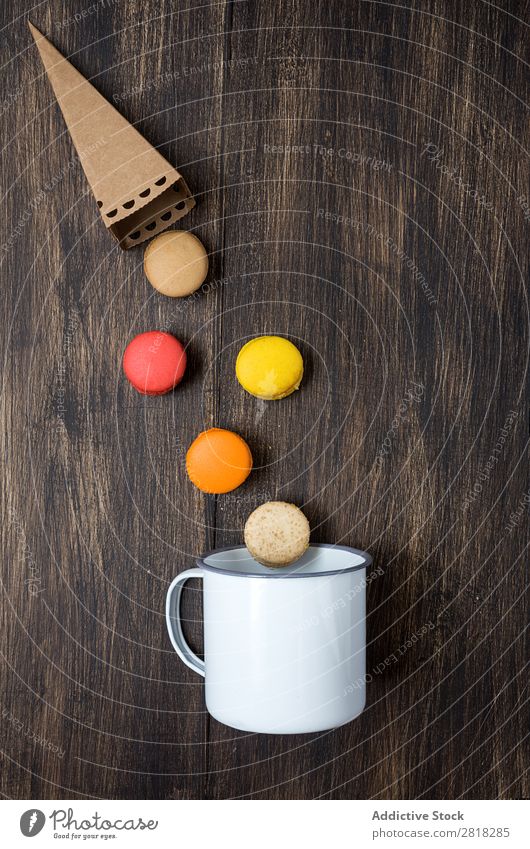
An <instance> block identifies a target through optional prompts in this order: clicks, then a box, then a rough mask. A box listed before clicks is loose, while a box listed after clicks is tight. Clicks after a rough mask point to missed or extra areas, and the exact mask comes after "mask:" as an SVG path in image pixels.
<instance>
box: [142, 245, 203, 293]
mask: <svg viewBox="0 0 530 849" xmlns="http://www.w3.org/2000/svg"><path fill="white" fill-rule="evenodd" d="M144 271H145V274H146V277H147V279H148V280H149V282H150V284H151V286H154V288H155V289H156V290H157V291H158V292H160V293H161V294H162V295H167V296H168V297H169V298H184V297H185V296H186V295H191V293H192V292H195V291H196V289H198V288H199V286H201V285H202V283H204V280H205V279H206V275H207V274H208V255H207V253H206V251H205V249H204V245H203V244H202V242H200V241H199V239H198V238H197V236H194V235H193V233H188V232H187V231H186V230H169V231H168V232H167V233H161V234H160V236H157V237H156V239H153V241H152V242H151V243H150V244H149V245H148V247H147V249H146V251H145V254H144Z"/></svg>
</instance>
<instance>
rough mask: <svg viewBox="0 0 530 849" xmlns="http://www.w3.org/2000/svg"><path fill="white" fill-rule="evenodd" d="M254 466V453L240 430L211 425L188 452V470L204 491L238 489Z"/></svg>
mask: <svg viewBox="0 0 530 849" xmlns="http://www.w3.org/2000/svg"><path fill="white" fill-rule="evenodd" d="M251 469H252V454H251V451H250V448H249V447H248V445H247V443H246V442H245V440H244V439H243V438H242V437H241V436H239V435H238V434H237V433H233V432H232V431H230V430H223V429H222V428H211V429H210V430H205V431H203V432H202V433H200V434H199V435H198V437H197V438H196V439H195V440H194V441H193V442H192V444H191V445H190V447H189V448H188V452H187V454H186V471H187V473H188V476H189V478H190V480H191V482H192V483H194V484H195V486H196V487H198V488H199V489H200V490H202V491H203V492H208V493H216V494H222V493H225V492H231V491H232V490H234V489H237V487H238V486H241V484H242V483H243V482H244V481H245V480H246V479H247V477H248V476H249V474H250V472H251Z"/></svg>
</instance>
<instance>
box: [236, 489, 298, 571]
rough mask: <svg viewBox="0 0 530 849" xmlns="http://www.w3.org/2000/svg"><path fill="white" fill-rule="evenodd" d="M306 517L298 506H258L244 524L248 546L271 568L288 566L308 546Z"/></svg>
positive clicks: (270, 502) (253, 554)
mask: <svg viewBox="0 0 530 849" xmlns="http://www.w3.org/2000/svg"><path fill="white" fill-rule="evenodd" d="M309 537H310V528H309V522H308V521H307V518H306V517H305V516H304V514H303V513H302V511H301V510H300V508H299V507H297V506H296V505H295V504H288V503H287V502H285V501H268V502H267V503H266V504H262V505H261V506H260V507H257V508H256V510H254V511H253V512H252V513H251V514H250V516H249V517H248V519H247V521H246V524H245V531H244V538H245V545H246V547H247V549H248V551H249V552H250V554H251V555H252V557H253V558H254V560H257V561H258V563H262V564H263V565H264V566H269V567H271V568H279V567H282V566H289V565H290V564H291V563H295V562H296V561H297V560H299V559H300V557H302V555H303V554H304V552H305V551H306V550H307V547H308V546H309Z"/></svg>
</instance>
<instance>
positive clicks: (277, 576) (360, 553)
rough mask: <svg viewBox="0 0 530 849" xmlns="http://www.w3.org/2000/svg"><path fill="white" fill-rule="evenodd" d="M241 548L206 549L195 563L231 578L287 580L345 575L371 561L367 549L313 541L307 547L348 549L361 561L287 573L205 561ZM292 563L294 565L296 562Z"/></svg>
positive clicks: (208, 570) (243, 546)
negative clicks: (231, 566) (341, 565)
mask: <svg viewBox="0 0 530 849" xmlns="http://www.w3.org/2000/svg"><path fill="white" fill-rule="evenodd" d="M242 548H246V545H225V546H222V547H221V548H213V549H212V550H211V551H207V552H206V554H203V555H202V557H197V561H196V562H197V565H198V566H199V567H200V568H201V569H205V570H206V571H207V572H214V573H216V574H218V575H230V576H231V577H233V578H264V579H265V580H270V579H271V578H272V579H273V580H274V579H275V580H289V579H291V578H330V577H331V576H332V575H345V574H346V573H347V572H358V571H360V570H361V569H366V567H367V566H370V565H371V564H372V563H373V558H372V555H371V554H368V552H367V551H362V549H360V548H352V547H351V546H349V545H335V544H334V543H331V542H313V543H310V545H309V549H311V548H335V549H336V550H337V551H350V552H351V553H352V554H357V555H358V556H359V557H362V558H363V562H362V563H357V564H356V565H355V566H347V567H346V568H345V569H332V570H331V571H330V570H328V571H326V572H289V573H287V574H286V573H285V572H284V571H283V569H278V568H272V567H271V568H270V572H267V573H266V574H261V573H259V574H258V573H256V572H238V571H237V570H235V569H224V568H219V567H218V566H212V565H211V564H209V563H206V562H205V561H206V559H207V558H208V557H212V555H214V554H222V553H223V552H224V551H236V550H240V549H242ZM309 549H308V550H309ZM293 565H296V563H295V564H293ZM265 568H267V567H265Z"/></svg>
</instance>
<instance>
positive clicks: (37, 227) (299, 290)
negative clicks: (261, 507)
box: [0, 0, 530, 799]
mask: <svg viewBox="0 0 530 849" xmlns="http://www.w3.org/2000/svg"><path fill="white" fill-rule="evenodd" d="M525 5H526V4H524V3H518V2H508V0H500V1H499V3H497V4H492V3H488V2H482V0H474V2H469V3H468V2H463V0H462V2H448V3H441V2H436V3H427V2H425V1H424V0H419V2H417V3H415V4H414V8H412V7H411V3H410V0H403V2H402V3H401V4H395V3H387V2H358V3H357V2H356V3H348V2H344V0H343V2H339V0H329V2H325V3H320V4H313V3H307V2H302V0H300V2H287V0H285V2H279V1H278V0H276V1H275V2H271V3H266V2H247V0H239V2H238V0H235V1H234V2H227V3H225V2H219V3H214V2H212V3H209V4H208V3H206V4H205V3H204V2H201V3H195V4H193V3H192V2H191V0H188V2H185V3H177V2H164V3H160V2H154V0H153V2H147V0H143V2H133V0H116V2H111V0H105V2H103V0H102V2H95V3H94V4H92V5H90V4H89V3H88V0H74V2H70V3H68V4H67V6H64V8H63V4H62V3H60V2H59V0H52V1H51V2H46V3H42V4H39V5H37V6H35V8H33V9H31V4H29V3H28V2H26V0H23V2H17V3H15V2H14V0H11V2H7V3H5V4H3V5H2V12H1V14H2V25H3V27H4V29H3V39H2V46H1V53H2V64H3V68H4V70H3V80H4V93H3V98H4V99H3V105H2V119H3V125H4V130H3V145H2V169H1V174H2V191H3V198H4V225H5V226H4V235H3V243H2V249H1V262H2V270H3V272H4V276H3V283H2V287H1V298H2V305H3V312H2V315H3V331H4V332H3V333H2V343H3V358H2V393H1V405H2V443H3V445H2V494H3V512H2V534H3V543H2V550H3V553H4V557H3V572H2V605H1V609H0V617H1V618H0V621H1V629H2V630H1V636H2V639H1V642H2V646H1V651H2V659H3V660H2V663H3V667H2V672H1V676H0V681H1V688H2V695H1V707H2V717H3V721H2V724H1V728H2V746H1V750H2V769H1V792H2V794H3V795H4V796H5V797H12V798H16V797H22V798H48V797H51V798H55V797H58V798H61V797H62V798H64V797H72V798H86V797H107V798H144V797H147V798H154V799H158V798H161V799H164V798H175V799H176V798H227V797H243V798H281V799H286V798H287V799H300V798H302V799H308V798H314V797H319V798H335V799H344V798H346V799H350V798H367V797H370V798H380V799H400V798H460V797H465V798H485V797H486V798H497V797H500V798H514V797H515V798H519V797H521V796H524V795H525V793H526V794H527V789H526V785H525V779H524V772H525V739H526V734H527V710H526V709H527V698H528V689H527V687H528V679H527V670H525V651H524V628H525V624H526V616H525V607H524V595H523V593H524V587H525V564H526V562H527V527H528V516H529V501H530V495H529V492H530V489H529V486H530V483H529V480H528V452H527V448H528V403H529V386H528V354H529V310H528V298H527V294H528V293H527V290H526V288H525V276H524V275H525V271H526V270H527V265H526V256H527V255H526V250H525V249H526V238H527V231H526V227H527V224H528V216H529V204H530V199H529V197H528V189H527V172H526V171H525V166H526V162H527V157H526V153H525V144H526V143H527V142H528V135H526V139H525V128H526V125H525V115H526V107H525V105H524V99H525V94H526V90H525V79H527V77H525V73H526V71H527V67H528V66H527V65H526V63H525V61H524V58H525V51H524V48H525V39H527V32H528V30H527V27H526V24H525V23H524V22H523V20H522V19H523V18H524V16H525ZM30 14H31V18H32V20H33V22H34V23H35V24H36V25H37V26H38V27H39V28H40V29H41V30H42V31H43V32H44V33H45V34H47V35H48V36H49V37H50V38H51V40H52V41H53V42H54V43H55V44H56V46H57V47H58V48H59V49H60V50H62V51H63V53H64V54H65V55H67V56H69V57H70V58H71V60H72V62H73V63H74V64H75V65H76V67H77V68H79V70H80V71H81V72H82V73H84V74H85V75H86V76H87V77H89V78H91V79H92V81H93V82H94V84H95V85H96V86H97V88H98V89H99V90H100V91H101V92H102V93H103V94H104V95H105V96H106V97H108V98H109V99H110V100H111V101H113V102H114V103H115V104H116V105H117V106H118V108H119V109H120V110H121V111H122V113H123V114H124V115H125V116H126V117H127V118H128V119H129V120H130V121H132V122H133V123H135V124H136V126H137V127H138V128H139V130H140V131H141V132H143V133H144V134H145V135H146V137H147V138H148V139H149V140H150V141H151V142H152V143H153V144H155V145H156V146H158V147H159V148H160V150H161V152H162V153H163V154H164V155H165V156H167V157H168V159H169V160H170V161H171V162H173V163H174V164H176V165H177V166H178V167H179V168H180V169H181V170H182V172H183V174H184V175H185V177H186V179H187V181H188V182H189V184H190V186H191V187H192V190H193V191H194V193H195V196H196V198H197V207H196V209H195V210H194V211H193V212H192V213H191V214H190V216H189V217H188V218H186V219H184V221H183V222H182V225H183V226H184V227H185V228H186V229H191V230H193V232H194V233H196V234H197V235H198V236H199V238H200V239H201V240H202V241H203V242H204V244H205V245H206V247H207V250H208V252H209V254H210V261H211V271H210V275H209V283H210V287H209V288H210V291H209V292H207V293H204V292H203V293H201V296H200V297H199V298H197V299H196V300H193V301H184V302H175V301H171V300H169V299H165V298H163V297H161V296H159V295H158V294H157V293H156V292H155V291H154V290H153V289H152V288H151V287H150V285H149V283H148V282H147V280H146V278H145V277H144V274H143V270H142V257H143V251H142V249H135V250H132V251H130V252H127V253H123V252H122V251H121V250H120V249H119V248H118V247H116V245H115V243H114V242H113V240H112V238H111V236H110V235H109V234H107V233H106V231H105V229H104V227H103V225H102V224H101V222H100V219H99V214H98V210H97V208H96V206H95V203H94V200H93V198H92V196H91V194H90V192H89V190H88V188H87V184H86V181H85V178H84V175H83V171H82V168H81V166H80V164H79V162H78V160H77V159H76V157H75V155H74V149H73V146H72V144H71V141H70V138H69V136H68V134H67V133H66V132H65V128H64V124H63V119H62V116H61V113H60V110H59V108H58V106H57V104H56V102H55V100H54V98H53V96H52V94H51V89H50V87H49V85H48V82H47V80H46V78H45V76H44V75H43V71H42V66H41V64H40V60H39V57H38V54H37V51H36V49H35V47H34V45H33V43H32V40H31V37H30V34H29V31H28V29H27V25H26V20H27V18H28V16H30ZM526 58H528V57H526ZM69 163H71V165H69ZM160 326H167V327H169V328H170V329H171V330H172V332H174V333H175V334H176V335H177V336H178V337H179V338H181V339H183V340H185V342H186V343H188V345H189V351H190V363H189V369H188V374H187V377H186V379H185V381H184V383H183V384H182V386H181V387H180V388H179V389H178V391H176V392H175V393H173V394H172V395H169V396H166V397H159V398H147V399H146V398H143V397H141V396H140V395H138V394H136V393H135V392H134V390H132V388H131V387H129V385H127V384H126V382H125V380H124V378H123V375H122V372H121V365H120V361H121V356H122V353H123V350H124V348H125V346H126V344H127V343H128V341H129V340H130V339H131V338H132V336H133V335H134V334H136V333H138V332H141V331H143V330H147V329H152V328H157V327H160ZM262 333H278V334H285V335H288V336H289V337H290V338H291V339H293V340H296V341H297V343H298V344H299V345H300V348H301V349H302V351H303V354H304V357H305V361H306V366H307V371H306V377H305V379H304V383H303V386H302V388H301V390H300V392H298V393H296V396H295V397H291V398H289V399H287V400H285V401H282V402H279V403H269V404H263V403H259V402H257V401H256V400H254V399H252V398H251V397H250V396H248V395H246V394H244V393H243V391H242V390H241V389H240V388H239V387H238V385H237V384H236V381H235V378H234V360H235V356H236V353H237V351H238V349H239V347H240V346H241V344H242V343H243V342H244V341H245V340H247V339H248V338H249V337H250V336H253V335H257V334H262ZM212 425H220V426H226V427H229V428H233V429H234V430H236V431H238V432H239V433H241V434H242V435H243V436H244V437H245V438H246V439H247V440H248V442H249V443H250V445H251V446H252V450H253V453H254V457H255V462H256V470H255V471H254V472H253V474H252V476H251V478H250V479H249V480H248V481H247V483H246V484H245V485H244V486H243V487H242V488H241V489H240V490H238V491H237V492H235V493H233V494H232V495H229V496H226V497H219V498H215V497H210V496H204V495H202V494H201V493H199V492H198V491H197V490H195V489H194V488H193V487H192V485H191V484H190V483H189V482H188V480H187V479H186V476H185V471H184V458H185V451H186V448H187V446H188V445H189V443H190V442H191V441H192V439H193V438H194V437H195V435H196V434H197V433H198V432H199V431H201V430H202V429H204V428H205V427H209V426H212ZM268 499H282V500H289V501H294V502H296V503H298V504H299V505H300V506H303V509H304V510H305V512H306V513H307V515H308V517H309V519H310V521H311V524H312V527H313V540H314V541H335V542H342V543H344V544H349V545H354V546H357V547H362V548H365V549H368V550H369V551H370V552H372V553H373V555H374V561H375V565H376V566H377V567H381V574H380V575H379V576H378V577H377V579H376V580H374V581H372V583H371V584H370V586H369V589H368V605H369V616H368V634H369V648H368V670H369V676H370V678H371V683H370V684H369V687H368V704H367V708H366V711H365V713H364V714H363V715H362V716H361V717H360V718H359V719H358V720H356V721H355V722H353V723H351V724H350V725H348V726H346V727H343V728H340V729H338V730H336V731H331V732H328V733H323V734H313V735H305V736H300V737H289V736H287V737H274V736H258V735H252V734H243V733H239V732H237V731H233V730H231V729H229V728H226V727H224V726H222V725H220V724H219V723H217V722H216V721H215V720H213V719H211V718H209V716H208V714H207V713H206V712H205V706H204V701H203V686H202V682H201V680H199V679H198V678H197V677H196V676H194V674H193V673H192V672H191V671H189V670H188V669H187V668H185V667H184V666H183V665H182V664H181V663H180V661H179V659H178V658H177V656H176V655H175V654H174V652H173V651H172V650H171V647H170V645H169V642H168V639H167V635H166V630H165V624H164V618H163V607H164V597H165V593H166V590H167V587H168V584H169V582H170V581H171V579H172V578H173V577H174V576H175V574H177V573H178V572H179V571H181V570H183V569H185V568H188V567H190V566H192V565H193V564H194V558H195V557H196V556H197V555H198V554H200V553H201V552H203V551H205V550H208V549H211V548H213V547H216V546H219V545H229V544H231V543H238V542H240V541H241V533H242V527H243V525H244V522H245V519H246V517H247V515H248V514H249V512H250V511H251V510H252V509H253V508H254V507H255V506H257V505H258V504H259V503H261V502H262V501H265V500H268ZM198 590H199V588H198V586H193V585H192V586H191V589H190V591H189V592H188V593H187V599H186V603H185V612H186V616H187V618H188V620H189V623H188V632H189V636H190V641H191V642H192V644H193V646H194V647H195V648H196V649H197V650H199V649H200V644H201V636H200V635H201V624H200V620H201V596H200V592H199V591H198Z"/></svg>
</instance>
